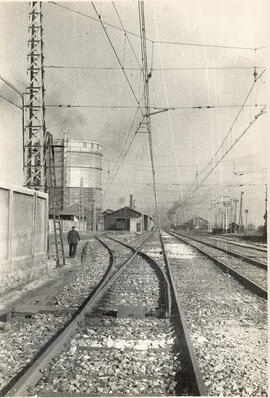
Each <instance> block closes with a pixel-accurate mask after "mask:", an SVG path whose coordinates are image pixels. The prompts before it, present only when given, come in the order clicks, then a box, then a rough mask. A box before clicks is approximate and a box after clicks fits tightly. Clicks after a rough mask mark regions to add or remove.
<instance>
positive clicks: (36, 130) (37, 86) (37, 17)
mask: <svg viewBox="0 0 270 398" xmlns="http://www.w3.org/2000/svg"><path fill="white" fill-rule="evenodd" d="M41 9H42V3H41V2H40V1H33V2H30V3H29V28H28V31H29V40H28V54H27V58H28V69H27V72H28V86H27V92H26V101H25V126H24V144H23V145H24V185H25V186H27V187H28V188H32V189H37V190H41V191H46V189H47V167H46V158H47V141H48V134H47V132H46V127H45V118H44V117H45V105H44V69H43V39H42V35H43V28H42V12H41Z"/></svg>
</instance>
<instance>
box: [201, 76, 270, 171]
mask: <svg viewBox="0 0 270 398" xmlns="http://www.w3.org/2000/svg"><path fill="white" fill-rule="evenodd" d="M265 71H266V69H264V70H263V71H262V72H261V74H260V75H259V76H258V77H257V79H256V80H254V82H253V83H252V85H251V87H250V89H249V91H248V93H247V95H246V98H245V100H244V102H243V104H242V105H241V107H240V109H239V111H238V113H237V115H236V116H235V118H234V120H233V122H232V124H231V126H230V128H229V130H228V132H227V134H226V135H225V137H224V138H223V140H222V142H221V144H220V145H219V147H218V149H217V150H216V152H215V153H214V155H213V156H212V158H211V160H210V161H209V163H208V164H207V166H206V167H205V168H204V169H203V170H202V171H201V172H200V173H199V174H200V175H201V174H202V173H204V171H205V170H206V169H207V167H208V166H209V165H210V164H211V163H212V162H213V161H214V158H215V156H216V155H217V154H218V153H219V151H220V149H221V148H222V146H223V144H224V142H225V141H226V139H227V137H228V136H229V134H230V132H231V131H232V129H233V127H234V125H235V123H236V122H237V120H238V118H239V116H240V114H241V112H242V110H243V109H244V107H245V104H246V102H247V100H248V98H249V96H250V94H251V93H252V91H253V89H254V87H255V85H256V83H257V81H258V80H259V79H260V78H261V77H262V75H263V74H264V72H265Z"/></svg>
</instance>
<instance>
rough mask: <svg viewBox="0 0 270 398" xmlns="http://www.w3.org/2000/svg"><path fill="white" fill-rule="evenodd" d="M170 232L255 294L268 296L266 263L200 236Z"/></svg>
mask: <svg viewBox="0 0 270 398" xmlns="http://www.w3.org/2000/svg"><path fill="white" fill-rule="evenodd" d="M170 234H171V235H172V236H174V237H176V238H177V239H179V240H181V241H182V242H185V243H187V244H189V245H190V246H192V247H194V248H196V249H197V250H198V251H200V252H201V253H203V254H204V255H205V256H207V257H208V258H209V259H211V260H213V261H214V262H215V264H217V265H218V266H219V267H220V268H221V269H222V270H223V271H225V272H226V273H229V274H230V275H232V276H233V277H235V278H236V279H237V280H238V281H239V282H241V283H242V284H243V285H244V286H245V287H246V288H248V289H250V290H251V291H252V292H254V293H255V294H257V295H259V296H261V297H263V298H267V266H266V265H265V264H263V263H261V262H258V261H257V260H254V259H252V258H250V257H246V256H244V255H242V254H241V255H238V253H235V252H232V251H230V250H228V249H225V248H224V247H220V246H218V245H215V244H213V243H209V242H205V241H204V240H201V239H198V238H194V237H191V236H186V235H181V234H179V233H172V232H170Z"/></svg>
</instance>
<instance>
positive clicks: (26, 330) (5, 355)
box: [0, 240, 109, 389]
mask: <svg viewBox="0 0 270 398" xmlns="http://www.w3.org/2000/svg"><path fill="white" fill-rule="evenodd" d="M108 263H109V256H108V251H107V250H106V249H105V248H103V246H101V245H100V244H99V243H97V242H96V241H94V240H91V241H90V243H89V250H88V256H87V258H86V261H85V264H84V266H82V268H81V271H82V272H81V273H79V274H77V276H76V277H75V279H73V280H71V281H70V280H69V282H68V285H66V286H64V287H63V288H61V289H60V290H59V291H58V292H57V294H55V295H54V296H53V297H52V298H50V299H49V297H48V302H47V305H54V306H56V307H57V308H59V309H61V308H63V309H65V308H69V309H70V308H73V309H76V308H77V307H78V306H79V305H80V304H82V302H83V301H84V299H85V298H86V297H87V296H88V295H89V294H90V293H91V291H92V290H93V289H94V287H95V286H96V284H97V283H98V282H99V281H100V279H101V278H102V276H103V274H104V272H105V270H106V269H107V266H108ZM28 295H29V292H28ZM32 301H34V296H33V297H32ZM67 319H68V318H67V315H65V313H63V314H61V316H60V315H59V314H58V315H56V314H55V315H51V314H38V313H37V314H35V316H34V318H33V320H31V321H28V322H25V321H21V320H16V319H14V320H12V323H11V324H9V323H7V324H6V323H1V325H0V326H1V328H0V363H1V364H2V365H1V366H0V389H1V388H3V387H4V386H5V385H6V384H7V382H8V381H9V380H10V379H11V378H12V377H13V376H15V375H16V373H17V372H18V371H19V370H20V369H22V368H23V367H24V366H25V365H26V364H27V363H28V362H29V361H30V360H31V359H32V358H33V356H34V355H35V354H36V353H37V352H38V351H39V349H40V348H41V347H42V346H43V345H44V343H45V342H47V341H48V340H49V339H50V338H51V337H52V336H53V335H54V334H55V333H56V332H57V331H58V330H59V329H60V328H62V327H63V326H64V324H65V322H66V321H67Z"/></svg>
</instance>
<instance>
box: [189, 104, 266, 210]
mask: <svg viewBox="0 0 270 398" xmlns="http://www.w3.org/2000/svg"><path fill="white" fill-rule="evenodd" d="M265 108H266V106H265V107H264V108H263V109H261V111H260V112H259V113H257V114H256V115H255V117H254V118H253V120H252V121H251V122H250V123H249V125H248V126H247V127H246V128H245V130H244V131H243V132H242V133H241V134H240V136H239V137H238V138H237V139H236V140H235V141H234V143H233V144H232V145H231V146H230V147H229V148H228V149H227V151H226V152H225V153H224V154H223V155H222V156H221V158H220V159H218V161H217V162H216V164H215V165H214V166H213V167H212V168H211V169H210V171H209V172H208V173H207V174H206V176H205V177H204V178H203V180H202V181H201V182H200V183H199V185H198V186H197V187H196V188H195V189H194V190H193V191H192V192H190V193H189V194H187V195H186V196H185V198H184V199H183V202H184V201H186V200H187V199H188V198H189V197H190V196H191V195H193V194H194V193H195V192H196V191H197V190H198V189H199V188H200V187H201V186H202V184H203V183H204V181H205V180H206V179H207V178H208V177H209V175H210V174H211V173H212V172H213V171H214V170H215V168H216V167H217V166H218V165H219V164H220V163H221V161H222V160H223V159H224V157H225V156H226V155H227V154H228V153H229V152H230V151H231V150H232V148H233V147H234V146H235V145H236V144H237V142H238V141H239V140H240V139H241V138H242V137H243V136H244V135H245V134H246V133H247V132H248V130H249V129H250V128H251V127H252V126H253V124H254V123H255V122H256V120H257V119H258V118H259V117H260V116H262V115H263V114H264V113H265ZM183 202H182V203H183Z"/></svg>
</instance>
